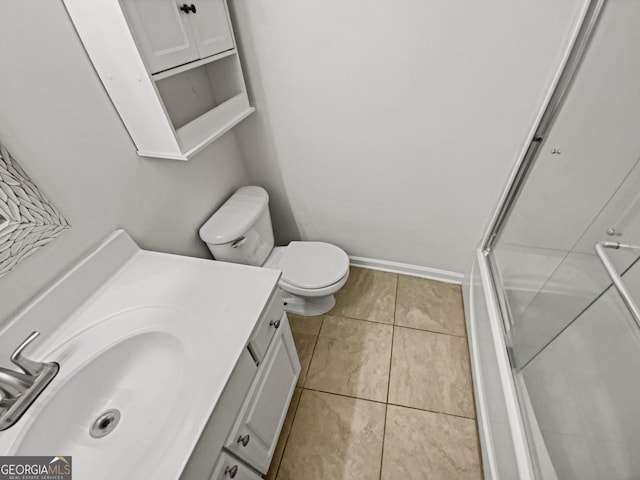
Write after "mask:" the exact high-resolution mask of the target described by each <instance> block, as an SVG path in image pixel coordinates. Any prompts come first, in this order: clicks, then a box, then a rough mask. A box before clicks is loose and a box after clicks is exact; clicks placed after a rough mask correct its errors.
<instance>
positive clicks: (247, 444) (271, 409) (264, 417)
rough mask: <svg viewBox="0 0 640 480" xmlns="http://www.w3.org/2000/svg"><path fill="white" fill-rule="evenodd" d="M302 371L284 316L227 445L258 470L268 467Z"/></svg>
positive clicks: (264, 470) (228, 448) (263, 471)
mask: <svg viewBox="0 0 640 480" xmlns="http://www.w3.org/2000/svg"><path fill="white" fill-rule="evenodd" d="M299 374H300V361H299V360H298V354H297V353H296V347H295V345H294V343H293V337H292V335H291V329H290V328H289V322H288V321H287V317H286V315H283V317H282V323H281V325H280V328H279V329H278V330H277V332H276V334H275V336H274V338H273V340H272V341H271V345H270V346H269V349H268V350H267V356H266V357H265V359H264V361H263V362H262V364H261V365H260V370H259V371H258V377H257V378H256V380H255V381H254V384H253V386H252V389H251V391H250V392H249V395H248V396H247V399H246V400H245V403H244V405H243V407H242V410H241V411H240V415H239V416H238V422H237V423H236V426H235V428H234V429H233V430H232V431H231V435H230V436H229V438H228V439H227V443H226V446H225V448H226V449H227V450H229V451H231V452H232V453H234V454H235V455H236V456H238V457H240V458H241V459H243V460H244V461H246V462H247V463H248V464H249V465H251V466H252V467H253V468H255V469H256V470H258V471H259V472H262V473H267V470H268V469H269V464H270V463H271V457H273V452H274V450H275V448H276V444H277V443H278V436H279V435H280V429H281V428H282V424H283V422H284V417H285V415H286V413H287V409H288V408H289V403H290V402H291V396H292V395H293V391H294V389H295V386H296V382H297V380H298V375H299Z"/></svg>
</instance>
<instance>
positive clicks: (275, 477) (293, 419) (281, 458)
mask: <svg viewBox="0 0 640 480" xmlns="http://www.w3.org/2000/svg"><path fill="white" fill-rule="evenodd" d="M295 388H300V397H299V398H298V403H297V404H296V408H294V409H293V415H292V416H291V425H290V426H289V433H288V434H287V438H285V440H284V445H283V446H282V455H280V461H279V462H278V468H277V469H276V474H275V476H274V477H273V478H274V480H278V474H279V473H280V467H281V466H282V460H283V459H284V454H285V453H287V445H288V444H289V438H291V430H293V422H294V421H295V419H296V414H297V413H298V408H300V401H301V400H302V391H303V388H302V387H295ZM295 388H294V390H293V394H294V395H295V394H296V391H295ZM292 398H293V397H292ZM267 473H269V471H268V470H267Z"/></svg>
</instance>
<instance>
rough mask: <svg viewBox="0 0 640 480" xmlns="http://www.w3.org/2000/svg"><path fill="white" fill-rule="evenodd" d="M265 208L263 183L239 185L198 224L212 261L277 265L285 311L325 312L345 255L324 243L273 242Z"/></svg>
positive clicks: (345, 272) (345, 266)
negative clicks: (204, 220) (281, 245)
mask: <svg viewBox="0 0 640 480" xmlns="http://www.w3.org/2000/svg"><path fill="white" fill-rule="evenodd" d="M268 207H269V194H268V193H267V191H266V190H265V189H264V188H262V187H242V188H240V189H239V190H238V191H236V193H234V194H233V195H232V196H231V198H229V199H228V200H227V201H226V202H225V203H224V204H223V205H222V206H221V207H220V208H219V209H218V210H216V212H215V213H214V214H213V215H212V216H211V218H209V220H208V221H207V222H206V223H205V224H204V225H202V227H201V228H200V238H201V239H202V241H204V242H205V243H206V244H207V246H208V247H209V250H211V253H212V254H213V257H214V258H215V259H216V260H219V261H223V262H232V263H243V264H246V265H256V266H261V267H264V268H272V269H276V270H281V271H282V276H281V277H280V283H279V287H280V292H281V295H282V301H283V303H284V308H285V310H286V311H288V312H291V313H296V314H298V315H306V316H312V315H322V314H323V313H326V312H328V311H329V310H331V309H332V308H333V306H334V305H335V303H336V301H335V298H334V294H335V293H336V292H337V291H338V290H340V289H341V288H342V286H343V285H344V284H345V283H346V281H347V278H349V257H348V256H347V254H346V253H345V252H344V250H342V249H341V248H339V247H337V246H335V245H332V244H330V243H325V242H291V243H289V245H287V246H286V247H274V240H273V228H272V226H271V215H270V214H269V208H268Z"/></svg>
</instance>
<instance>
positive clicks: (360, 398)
mask: <svg viewBox="0 0 640 480" xmlns="http://www.w3.org/2000/svg"><path fill="white" fill-rule="evenodd" d="M302 388H303V389H304V390H309V391H310V392H318V393H326V394H328V395H337V396H338V397H345V398H351V399H353V400H363V401H365V402H373V403H379V404H381V405H387V402H385V401H384V400H372V399H370V398H362V397H354V396H353V395H347V394H346V393H336V392H330V391H328V390H319V389H317V388H310V387H302Z"/></svg>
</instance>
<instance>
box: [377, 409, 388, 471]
mask: <svg viewBox="0 0 640 480" xmlns="http://www.w3.org/2000/svg"><path fill="white" fill-rule="evenodd" d="M388 411H389V404H388V403H385V404H384V423H383V424H382V450H381V451H380V475H379V476H378V478H379V479H380V480H382V465H383V463H384V440H385V438H386V436H387V412H388Z"/></svg>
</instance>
